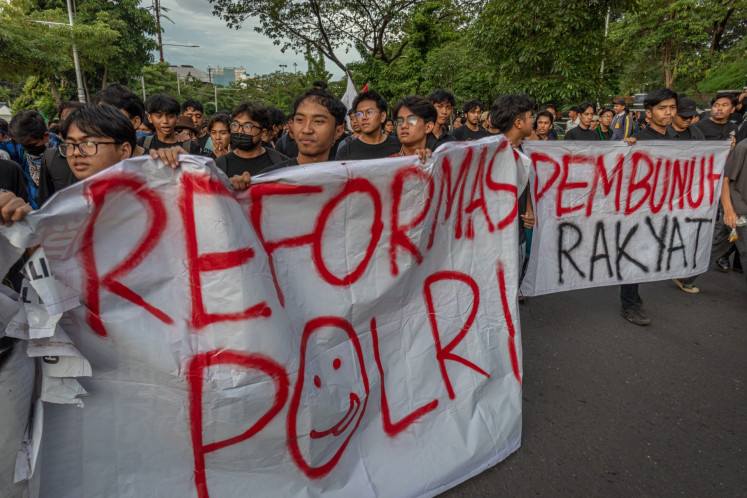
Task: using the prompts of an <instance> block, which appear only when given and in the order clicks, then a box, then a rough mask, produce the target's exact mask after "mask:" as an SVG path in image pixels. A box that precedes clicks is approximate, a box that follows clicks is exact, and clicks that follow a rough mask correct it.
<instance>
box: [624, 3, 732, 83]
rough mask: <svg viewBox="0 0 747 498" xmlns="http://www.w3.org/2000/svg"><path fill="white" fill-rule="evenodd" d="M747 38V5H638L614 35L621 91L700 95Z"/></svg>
mask: <svg viewBox="0 0 747 498" xmlns="http://www.w3.org/2000/svg"><path fill="white" fill-rule="evenodd" d="M745 34H747V1H745V0H717V1H711V2H703V1H699V0H638V1H637V2H636V3H635V4H634V5H633V6H632V7H631V8H630V9H628V10H627V11H624V12H621V13H620V15H619V18H618V19H617V20H616V22H615V23H613V25H612V28H611V30H610V41H611V45H612V46H613V47H615V50H614V59H615V62H616V65H617V67H618V71H619V72H620V75H621V78H620V80H621V81H620V85H621V89H622V90H623V91H634V90H640V89H646V88H652V87H655V86H666V87H667V88H672V89H675V88H678V87H679V88H683V87H690V88H692V89H695V90H697V82H698V81H699V80H700V79H702V78H703V77H704V76H705V75H706V73H707V72H708V71H709V69H711V68H712V67H714V66H715V65H719V64H720V63H721V62H722V55H723V54H724V53H725V52H728V51H729V49H731V48H732V47H734V46H735V45H736V44H737V43H738V42H739V41H740V40H742V39H743V38H744V36H745ZM680 81H681V82H683V83H684V85H678V83H679V82H680Z"/></svg>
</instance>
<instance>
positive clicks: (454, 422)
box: [0, 137, 526, 497]
mask: <svg viewBox="0 0 747 498" xmlns="http://www.w3.org/2000/svg"><path fill="white" fill-rule="evenodd" d="M523 168H524V163H523V162H522V161H520V160H519V159H518V156H517V155H516V153H515V152H514V151H513V150H512V149H511V147H510V145H509V144H508V142H507V141H506V140H505V139H503V138H502V137H501V138H499V137H494V138H490V139H486V140H482V141H479V142H473V143H471V144H470V145H469V146H465V145H463V144H447V145H445V146H444V147H443V148H442V149H439V153H437V154H435V155H434V160H433V161H430V162H429V164H428V165H426V166H422V165H420V164H419V163H418V162H417V161H416V159H414V158H412V157H405V158H394V159H384V160H377V161H359V162H348V163H325V164H316V165H311V166H307V167H295V168H290V169H287V170H281V171H277V172H273V173H272V174H270V175H266V176H264V177H258V178H256V179H254V185H253V186H252V187H251V188H250V189H249V190H247V191H244V192H241V193H238V194H237V193H235V192H234V191H233V189H232V188H230V184H229V183H228V182H227V180H226V178H225V177H224V176H222V174H221V173H219V171H218V170H217V169H216V168H215V167H214V165H213V164H212V162H211V161H209V160H207V159H204V158H196V157H189V158H187V159H185V160H184V162H183V164H182V167H181V169H178V170H172V169H170V168H165V167H163V165H162V164H160V162H156V161H154V160H152V159H150V158H136V159H132V160H128V161H125V162H124V163H122V164H120V165H117V166H115V167H112V168H109V169H107V170H106V171H104V172H102V173H100V174H98V175H96V176H95V177H93V178H91V179H89V180H87V181H85V182H81V183H79V184H76V185H73V186H71V187H69V188H67V189H65V190H63V191H62V192H60V193H59V194H57V196H56V197H55V198H54V199H52V200H51V201H50V203H49V204H48V205H47V206H45V207H44V209H42V210H41V211H40V212H37V213H34V214H32V215H30V216H29V217H28V219H27V221H26V222H25V223H24V224H22V225H20V227H19V228H18V230H20V231H21V232H19V233H13V230H14V227H11V228H10V229H0V234H7V235H8V238H9V240H15V241H18V240H29V241H31V240H41V243H42V246H43V248H44V250H45V253H46V263H47V265H48V268H47V269H48V270H50V271H51V274H52V276H54V278H55V279H57V280H58V281H59V284H60V285H61V286H62V287H59V288H63V289H71V290H72V291H74V293H77V294H79V296H80V302H81V303H82V304H81V305H80V306H78V307H75V308H73V309H72V310H69V311H67V312H65V314H64V315H63V319H62V320H61V321H60V324H63V328H64V332H65V333H66V336H68V337H69V338H70V339H71V341H72V343H73V344H74V346H75V348H76V351H80V353H82V355H83V356H84V357H85V358H86V359H87V360H88V361H89V362H90V366H91V368H92V373H93V375H92V377H91V378H90V379H86V378H77V379H75V380H77V382H79V384H80V386H82V389H84V390H85V392H87V393H88V396H87V397H86V398H85V399H84V403H85V406H84V407H83V408H82V409H81V408H77V407H75V406H71V405H60V404H46V405H45V410H44V439H43V441H44V442H43V444H42V448H41V452H40V457H39V458H40V462H41V475H40V479H41V484H40V486H41V488H40V489H41V494H42V496H57V497H66V496H70V497H80V496H144V497H145V496H180V497H186V496H199V497H207V496H213V497H234V496H235V497H239V496H241V497H243V496H247V495H248V494H249V495H252V496H283V497H287V496H319V495H322V494H324V495H325V496H340V497H350V496H356V497H360V496H430V495H435V494H437V493H439V492H442V491H444V490H445V489H447V488H449V487H451V486H454V485H455V484H457V483H459V482H461V481H463V480H465V479H467V478H469V477H471V476H473V475H475V474H477V473H479V472H481V471H483V470H484V469H486V468H488V467H489V466H491V465H493V464H495V463H496V462H498V461H500V460H502V459H504V458H505V457H506V456H508V455H509V454H510V453H511V452H513V451H515V450H516V449H517V448H518V447H519V444H520V440H521V376H522V369H521V338H520V331H519V314H518V309H517V301H516V296H517V282H518V268H517V261H518V254H517V249H518V229H517V223H518V217H517V213H516V203H517V190H518V191H521V190H522V189H523V185H519V186H518V189H517V179H518V178H526V172H525V171H523ZM0 247H2V246H0ZM55 288H57V287H55ZM70 295H71V294H70V293H67V294H66V296H67V297H70ZM66 302H69V299H68V300H67V301H66ZM58 325H59V324H58ZM55 337H57V334H56V335H55ZM61 347H64V345H61ZM71 356H74V353H71ZM69 361H72V360H69ZM83 367H85V365H80V364H77V367H76V366H75V365H72V367H71V370H70V371H73V372H79V373H80V372H83V373H85V369H84V368H83ZM63 370H64V369H63ZM65 371H67V370H65ZM52 378H53V377H48V378H45V381H47V384H46V385H45V387H47V388H49V389H51V388H52V387H53V384H51V383H50V381H49V379H52ZM55 378H57V377H55ZM57 382H58V384H60V388H61V389H63V388H64V389H63V391H64V392H63V393H62V394H61V396H62V398H63V401H62V402H65V400H70V398H71V396H74V397H75V399H78V397H79V396H80V395H81V394H83V391H82V390H81V391H78V390H77V387H76V386H75V385H68V384H66V382H67V381H66V380H64V379H62V380H59V381H57ZM63 384H64V385H63ZM70 389H72V391H70ZM45 395H46V396H47V397H51V396H52V393H51V392H47V391H45ZM68 402H69V401H68Z"/></svg>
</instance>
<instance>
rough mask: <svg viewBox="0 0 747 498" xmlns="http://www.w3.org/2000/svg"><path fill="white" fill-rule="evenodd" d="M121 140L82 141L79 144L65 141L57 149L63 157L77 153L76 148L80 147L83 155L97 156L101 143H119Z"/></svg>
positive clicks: (79, 150)
mask: <svg viewBox="0 0 747 498" xmlns="http://www.w3.org/2000/svg"><path fill="white" fill-rule="evenodd" d="M119 143H120V142H81V143H79V144H73V143H68V142H63V143H61V144H59V145H58V146H57V150H59V151H60V155H61V156H62V157H68V155H73V154H75V149H76V148H77V149H78V152H80V155H81V156H84V157H87V156H95V155H96V153H97V152H98V151H99V145H117V144H119Z"/></svg>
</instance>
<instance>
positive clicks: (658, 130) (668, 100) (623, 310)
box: [620, 88, 677, 325]
mask: <svg viewBox="0 0 747 498" xmlns="http://www.w3.org/2000/svg"><path fill="white" fill-rule="evenodd" d="M643 105H644V107H645V109H646V117H647V118H648V119H649V125H648V126H647V127H646V128H645V129H644V130H642V131H639V132H638V133H636V134H635V135H633V137H632V138H633V139H635V141H638V140H675V138H674V136H673V135H672V134H671V133H668V129H667V127H668V126H669V125H671V124H672V119H674V115H675V113H676V111H677V94H676V93H674V92H673V91H672V90H669V89H667V88H662V89H660V90H655V91H653V92H651V93H649V94H648V95H647V96H646V99H645V100H644V101H643ZM628 140H630V139H628ZM628 143H631V144H634V143H635V142H633V141H631V142H628ZM620 304H621V307H620V315H622V317H623V318H625V319H626V320H627V321H629V322H630V323H633V324H635V325H648V324H650V323H651V319H650V318H648V317H647V316H646V315H645V314H644V313H643V312H642V311H641V309H640V306H641V298H640V296H639V295H638V284H625V285H621V286H620Z"/></svg>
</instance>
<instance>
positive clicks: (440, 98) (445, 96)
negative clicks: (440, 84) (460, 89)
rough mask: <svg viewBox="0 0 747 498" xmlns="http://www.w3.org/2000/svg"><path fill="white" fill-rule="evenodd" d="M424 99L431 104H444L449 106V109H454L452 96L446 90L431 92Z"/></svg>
mask: <svg viewBox="0 0 747 498" xmlns="http://www.w3.org/2000/svg"><path fill="white" fill-rule="evenodd" d="M426 98H427V99H428V100H429V101H430V102H431V103H432V104H443V103H444V102H445V103H447V104H451V107H454V106H455V105H456V99H455V98H454V94H453V93H451V92H450V91H448V90H444V89H443V88H439V89H437V90H433V91H432V92H431V93H430V94H428V97H426Z"/></svg>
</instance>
